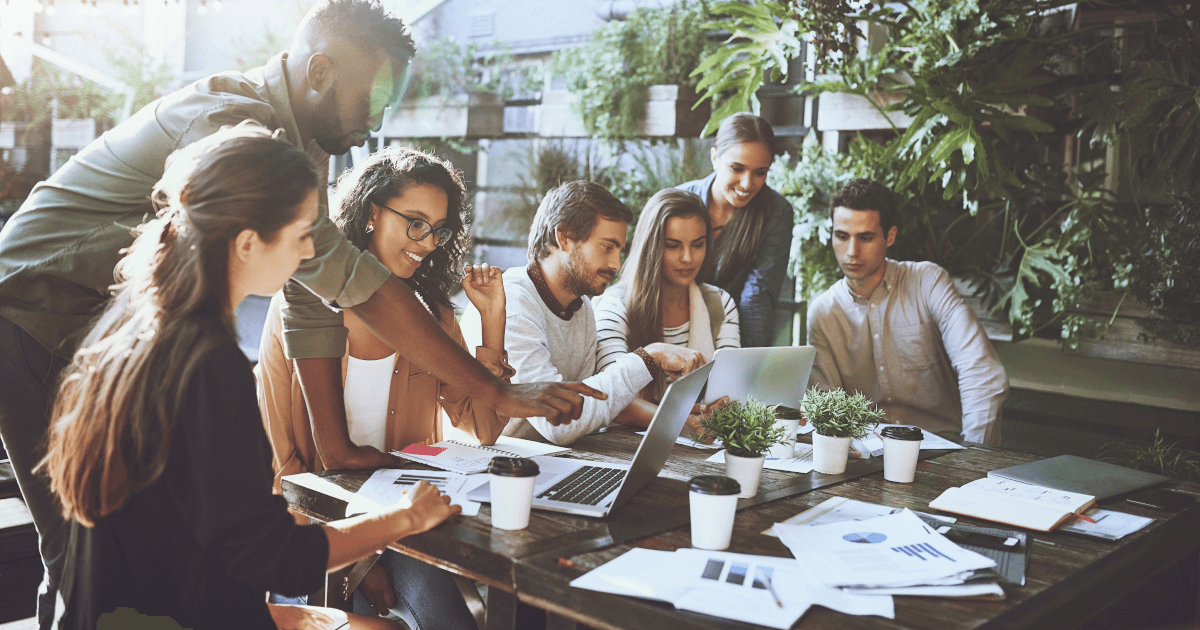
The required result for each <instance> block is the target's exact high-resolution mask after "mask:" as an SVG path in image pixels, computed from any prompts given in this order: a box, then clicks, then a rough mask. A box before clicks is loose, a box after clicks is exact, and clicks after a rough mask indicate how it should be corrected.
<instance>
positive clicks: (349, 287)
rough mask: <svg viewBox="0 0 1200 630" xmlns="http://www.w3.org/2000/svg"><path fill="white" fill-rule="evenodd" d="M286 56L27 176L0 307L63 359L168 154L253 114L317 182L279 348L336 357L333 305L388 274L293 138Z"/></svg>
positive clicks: (98, 299) (366, 292)
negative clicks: (361, 243) (333, 205)
mask: <svg viewBox="0 0 1200 630" xmlns="http://www.w3.org/2000/svg"><path fill="white" fill-rule="evenodd" d="M286 63H287V53H280V54H279V55H277V56H275V57H274V58H272V59H271V60H270V61H269V62H267V64H266V65H265V66H263V67H261V68H255V69H254V70H250V71H249V72H246V73H239V72H224V73H220V74H215V75H213V76H210V77H207V78H204V79H201V80H199V81H197V82H196V83H193V84H191V85H189V86H187V87H185V88H183V89H181V90H179V91H177V92H174V93H172V94H168V95H167V96H164V97H162V98H160V99H158V100H157V101H155V102H153V103H150V104H149V105H147V106H146V107H144V108H143V109H142V110H141V111H139V112H138V113H136V114H134V115H133V116H132V117H130V118H129V119H128V120H126V121H124V122H122V123H121V124H119V125H117V126H116V127H114V128H113V129H111V130H109V131H108V132H106V133H105V134H104V135H102V136H101V137H99V138H97V139H96V140H95V141H93V142H92V143H91V144H89V145H88V146H87V147H85V148H84V149H83V150H81V151H80V152H79V153H78V154H77V155H75V156H73V157H72V158H71V159H70V161H68V162H67V163H66V164H65V165H64V166H63V167H62V168H60V169H58V171H57V172H55V173H54V174H53V175H51V176H50V178H49V179H47V180H46V181H44V182H41V183H40V184H38V185H37V186H36V187H35V188H34V189H33V192H32V193H31V194H30V195H29V198H28V199H27V200H26V201H25V203H24V204H22V206H21V209H20V210H18V211H17V213H16V214H15V215H13V217H12V218H11V219H9V221H8V223H7V224H6V225H5V226H4V230H3V231H0V316H3V317H5V318H7V319H9V320H10V321H12V322H13V323H15V324H17V325H18V326H20V327H21V328H23V329H24V330H25V331H26V332H28V333H29V334H30V335H32V336H33V337H34V338H35V339H37V340H38V342H40V343H41V344H42V345H44V346H45V347H46V348H48V349H50V350H52V351H53V352H55V353H56V354H58V355H60V356H63V357H70V356H71V355H72V354H73V352H74V350H75V347H76V345H77V344H78V342H79V341H80V339H81V338H82V334H83V333H84V330H85V329H86V327H87V325H88V323H89V322H90V321H91V319H92V318H93V317H94V316H96V315H97V314H98V313H99V311H100V309H101V307H102V305H103V304H104V303H105V301H106V300H107V299H108V297H109V295H110V291H109V287H110V286H111V285H112V284H113V283H114V281H115V280H114V277H113V269H114V267H115V266H116V263H117V261H118V260H119V259H120V257H121V255H122V250H124V249H125V248H127V247H129V246H130V245H131V244H132V243H133V229H134V228H135V227H137V226H138V225H139V224H141V223H143V222H145V221H147V220H149V219H150V218H152V217H153V214H152V210H151V207H150V191H151V189H152V188H153V186H154V184H155V183H156V182H157V181H158V180H159V178H161V177H162V174H163V168H164V163H165V161H166V159H167V156H169V155H170V154H171V153H172V152H173V151H175V150H176V149H179V148H180V147H183V146H186V145H188V144H190V143H192V142H195V141H196V140H199V139H200V138H203V137H205V136H208V135H209V134H212V133H214V132H216V131H217V130H219V129H220V128H221V127H223V126H226V125H235V124H237V123H239V122H242V121H244V120H253V121H257V122H258V123H261V124H262V125H264V126H266V127H268V128H271V129H283V132H284V134H285V137H286V139H287V141H288V142H289V143H291V144H292V145H294V146H296V147H300V148H304V149H305V150H306V152H307V153H308V156H309V158H310V159H311V160H312V162H313V165H314V166H315V167H316V169H317V172H318V173H319V174H320V176H321V179H322V184H323V185H321V186H320V197H321V200H320V203H321V210H320V213H321V218H320V220H319V221H318V222H317V224H316V226H315V227H314V229H313V240H314V244H315V248H316V256H315V257H314V258H312V259H311V260H307V261H305V262H304V263H302V264H301V265H300V269H299V270H297V271H296V273H295V275H294V276H293V280H294V281H293V282H289V283H288V286H287V287H286V288H285V289H284V292H285V295H286V297H287V308H285V309H284V312H283V322H284V339H285V345H286V349H287V351H288V355H289V356H290V357H291V358H311V357H341V356H342V355H343V354H344V353H345V350H346V329H345V328H344V327H343V325H342V315H341V313H340V311H339V310H335V309H344V308H350V307H352V306H355V305H357V304H360V303H362V302H364V301H366V300H367V298H369V297H370V296H371V295H372V294H374V293H375V291H376V290H377V289H378V288H379V287H380V286H382V285H383V282H384V281H385V280H386V279H387V277H388V275H389V272H388V270H387V268H385V267H384V266H383V265H382V264H380V263H379V261H377V260H376V259H375V257H374V256H372V255H371V254H369V253H366V252H364V251H361V250H359V249H358V248H356V247H354V246H353V245H351V244H350V242H349V241H347V240H346V238H345V236H344V235H343V234H342V233H341V232H340V231H339V230H338V229H337V228H336V227H335V226H334V225H333V223H332V222H331V221H330V220H329V217H328V193H327V190H326V186H325V185H324V183H326V181H327V179H328V173H329V155H328V154H327V153H325V152H324V151H322V150H321V149H320V148H319V147H318V146H317V145H316V143H315V142H309V143H308V145H307V147H305V146H304V145H303V143H302V141H301V138H300V131H299V128H298V127H297V125H296V119H295V117H294V116H293V114H292V106H291V102H290V100H289V97H288V85H287V76H286V73H285V71H284V68H285V64H286ZM301 285H302V286H301ZM314 294H315V295H314ZM318 296H319V297H318Z"/></svg>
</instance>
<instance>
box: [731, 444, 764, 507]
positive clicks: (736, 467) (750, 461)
mask: <svg viewBox="0 0 1200 630" xmlns="http://www.w3.org/2000/svg"><path fill="white" fill-rule="evenodd" d="M765 461H767V456H766V455H765V454H764V455H759V456H758V457H738V456H737V455H731V454H729V451H725V475H726V476H728V477H733V478H734V479H736V480H737V482H738V485H740V486H741V487H742V491H741V492H740V493H739V494H738V498H739V499H746V498H749V497H752V496H754V495H756V494H758V478H759V477H761V476H762V469H763V462H765Z"/></svg>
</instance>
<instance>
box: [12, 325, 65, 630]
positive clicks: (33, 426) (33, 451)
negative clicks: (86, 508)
mask: <svg viewBox="0 0 1200 630" xmlns="http://www.w3.org/2000/svg"><path fill="white" fill-rule="evenodd" d="M66 366H67V361H66V360H65V359H62V358H60V357H57V356H55V355H54V354H53V353H51V352H50V351H49V350H47V349H46V348H44V347H42V345H41V344H40V343H38V342H37V341H34V339H33V337H31V336H29V333H26V332H25V331H24V330H22V329H21V328H20V327H19V326H17V325H16V324H14V323H12V322H10V321H8V320H7V319H5V318H4V317H0V438H3V440H4V449H5V450H6V451H8V456H9V459H11V460H12V467H13V471H14V472H15V473H16V475H17V485H18V486H20V488H21V495H22V496H23V497H24V499H25V505H26V507H28V508H29V513H30V514H32V515H33V524H34V525H35V526H36V527H37V531H38V537H39V541H40V546H41V549H40V551H41V553H42V563H43V564H44V565H45V566H46V575H45V576H44V577H43V578H42V585H41V588H40V589H39V590H38V625H39V626H40V627H41V628H42V629H43V630H45V629H48V628H50V627H51V625H52V624H53V621H54V601H55V598H56V596H57V590H58V581H59V577H60V575H61V574H62V566H63V562H64V560H65V555H64V553H63V537H64V534H65V531H66V530H65V525H64V522H63V518H62V506H61V505H60V504H59V502H58V499H56V498H55V497H54V495H53V494H52V493H51V492H50V485H49V483H48V481H47V479H46V478H45V476H43V475H40V474H37V475H35V474H34V473H33V469H34V467H35V466H37V465H38V462H40V461H41V460H42V457H44V456H45V455H46V433H47V429H48V427H49V422H50V405H51V403H52V402H53V401H54V391H55V386H56V385H57V384H58V375H59V374H60V373H61V372H62V370H63V368H65V367H66Z"/></svg>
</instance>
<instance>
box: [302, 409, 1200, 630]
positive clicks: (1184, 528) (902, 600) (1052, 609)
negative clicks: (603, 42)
mask: <svg viewBox="0 0 1200 630" xmlns="http://www.w3.org/2000/svg"><path fill="white" fill-rule="evenodd" d="M640 439H641V436H638V435H636V434H634V433H632V432H629V431H624V430H616V431H609V432H606V433H602V434H597V435H592V436H588V437H585V438H583V439H581V440H580V441H579V442H577V443H576V444H575V445H574V449H575V450H573V451H572V452H571V453H570V455H571V456H574V457H577V458H580V459H590V460H597V461H628V460H629V459H630V458H632V456H633V452H634V450H635V449H636V448H637V444H638V443H639V441H640ZM710 454H711V451H703V450H699V449H693V448H688V447H684V446H676V447H675V449H674V451H673V452H672V455H671V458H670V459H669V460H668V462H667V465H666V467H665V468H664V469H663V472H662V474H661V476H660V477H659V478H658V479H656V480H655V481H653V482H652V483H651V484H650V485H648V486H647V487H646V488H645V489H643V490H642V491H641V492H639V493H638V494H637V495H636V496H635V497H634V498H633V499H632V500H630V502H629V503H628V504H626V505H625V506H622V507H621V508H620V509H619V510H617V512H616V513H615V514H614V515H613V516H612V517H610V518H608V519H596V518H588V517H581V516H570V515H566V514H558V513H553V512H543V511H539V510H534V511H533V513H532V515H531V518H530V524H529V527H528V528H526V529H524V530H520V531H513V532H510V531H502V530H494V529H492V527H491V525H490V522H491V516H490V511H489V509H488V506H487V505H484V506H483V508H482V509H481V510H480V513H479V516H478V517H458V518H456V519H454V521H453V522H450V523H446V524H443V525H441V526H439V527H437V528H435V529H433V530H431V531H429V532H426V533H424V534H421V535H419V536H412V537H409V538H406V539H403V540H401V541H399V542H397V543H395V544H393V545H392V548H394V549H396V550H397V551H400V552H401V553H405V554H407V555H410V556H413V557H415V558H418V559H420V560H422V561H424V562H429V563H431V564H434V565H437V566H440V567H442V568H445V569H448V570H450V571H453V572H455V573H458V574H460V575H463V576H466V577H469V578H471V579H473V580H476V581H478V582H483V583H485V584H487V585H488V587H489V592H488V613H487V626H488V628H489V629H490V628H497V629H499V628H511V627H512V626H513V624H514V615H515V611H516V602H517V601H518V600H520V601H523V602H526V603H528V604H531V605H534V606H537V607H539V608H543V609H545V610H547V611H548V612H549V613H550V616H549V620H550V625H551V627H555V628H567V627H571V626H573V625H574V624H575V623H576V622H579V623H583V624H586V625H589V626H593V627H596V628H650V627H652V628H685V627H687V628H742V627H746V628H750V627H755V626H748V625H746V624H741V623H737V622H732V621H728V620H723V619H716V618H712V617H706V616H703V615H698V614H694V613H689V612H683V611H676V610H675V609H674V608H672V607H670V606H669V605H666V604H660V603H657V602H651V601H646V600H639V599H634V598H626V597H617V596H613V595H607V594H603V593H595V592H591V591H584V590H580V589H572V588H570V587H569V585H568V584H569V582H570V581H571V580H573V579H575V578H576V577H578V576H580V575H582V574H583V573H585V572H587V571H589V570H591V569H593V568H595V567H597V566H599V565H601V564H603V563H605V562H607V561H609V560H611V559H613V558H615V557H617V556H619V555H620V554H622V553H624V552H626V551H628V550H630V549H632V548H634V547H649V548H654V549H665V550H674V549H677V548H680V547H689V546H690V545H691V541H690V530H689V524H688V504H687V501H688V494H687V488H686V481H687V479H690V478H691V477H692V476H694V475H697V474H720V473H721V472H722V471H723V466H721V465H717V464H710V463H708V462H705V461H704V460H705V459H706V458H707V457H708V456H709V455H710ZM922 457H923V458H924V461H922V462H921V463H920V464H919V465H918V467H917V478H916V482H915V483H912V484H897V483H891V482H887V481H884V480H883V476H882V475H881V474H878V471H879V470H881V469H882V460H881V459H879V458H873V459H871V460H865V461H861V460H851V461H850V464H849V465H848V466H847V469H846V473H845V474H843V475H819V474H816V473H810V474H804V475H797V474H793V473H783V472H776V471H770V470H764V471H763V479H762V483H761V485H760V488H759V495H758V496H757V497H755V498H753V499H748V500H743V501H740V502H739V512H738V517H737V521H736V523H735V531H734V536H733V542H732V545H731V546H730V548H729V551H733V552H739V553H755V554H764V555H776V556H784V557H790V555H791V554H790V553H789V552H788V550H787V548H786V547H784V546H783V544H782V543H780V542H779V541H778V540H777V539H775V538H772V537H769V536H764V535H761V534H760V533H759V532H761V531H763V530H765V529H767V528H769V527H770V526H771V525H772V524H773V523H776V522H779V521H782V520H784V519H787V518H789V517H791V516H794V515H796V514H798V513H800V512H802V511H804V510H806V509H808V508H809V507H812V506H814V505H817V504H818V503H821V502H822V501H824V500H826V499H828V498H830V497H833V496H844V497H849V498H853V499H858V500H862V501H868V502H872V503H881V504H884V505H889V506H894V507H908V508H913V509H922V510H928V503H929V501H930V500H932V499H933V498H935V497H936V496H938V495H939V494H940V493H941V492H942V491H943V490H945V489H946V488H948V487H952V486H959V485H962V484H964V483H967V482H969V481H972V480H974V479H978V478H980V477H983V476H985V475H986V474H987V471H989V470H993V469H996V468H1003V467H1005V466H1011V465H1014V464H1018V463H1022V462H1026V461H1032V460H1035V459H1039V458H1037V457H1033V456H1028V455H1022V454H1018V453H1013V452H1007V451H998V450H991V449H980V448H971V449H968V450H962V451H923V452H922ZM369 476H370V471H356V472H347V473H337V472H331V473H326V474H325V475H323V477H324V479H323V481H329V482H332V483H333V484H336V485H337V486H338V487H340V488H344V489H345V490H349V491H354V490H357V489H358V487H360V486H361V485H362V483H363V482H364V481H365V480H366V479H367V478H368V477H369ZM1178 485H1180V489H1182V490H1184V491H1185V492H1188V493H1190V494H1193V495H1197V496H1200V486H1197V485H1194V484H1178ZM283 492H284V496H285V497H286V498H287V499H288V502H289V504H290V505H291V507H292V509H293V510H294V511H296V512H298V513H301V514H304V515H306V516H308V517H310V518H313V519H315V520H318V521H322V522H324V521H329V520H335V519H337V518H341V516H342V515H343V514H344V513H345V506H346V503H345V497H344V494H343V495H342V496H340V497H339V496H334V495H336V494H338V493H336V492H332V493H331V492H325V491H322V490H321V489H320V488H314V487H312V486H311V484H307V483H297V482H296V481H293V480H290V479H289V478H284V481H283ZM1115 507H1116V508H1117V509H1120V510H1121V511H1126V512H1134V513H1138V514H1142V515H1144V516H1153V517H1159V518H1164V517H1169V519H1168V520H1159V521H1156V522H1155V523H1154V524H1152V525H1151V526H1150V527H1148V528H1146V529H1145V530H1143V531H1141V532H1138V533H1136V534H1133V535H1131V536H1128V537H1126V538H1125V539H1123V540H1121V541H1119V542H1116V543H1110V542H1106V541H1101V540H1096V539H1091V538H1084V537H1080V536H1073V535H1071V534H1063V533H1052V534H1046V535H1043V534H1037V535H1035V536H1034V538H1035V539H1036V541H1037V542H1034V543H1033V555H1032V558H1031V561H1030V566H1029V570H1028V572H1027V580H1026V584H1025V586H1022V587H1014V588H1009V587H1005V588H1006V591H1007V595H1008V596H1007V599H1006V600H1004V601H1000V602H978V601H956V600H952V599H945V598H917V597H897V598H896V600H895V601H896V619H895V620H887V619H882V618H878V617H852V616H848V615H843V614H840V613H836V612H833V611H830V610H827V609H824V608H819V607H814V608H813V609H812V610H810V611H809V612H808V613H806V614H805V616H804V617H802V619H801V622H800V623H799V624H798V625H800V626H802V627H804V628H859V627H862V628H868V627H869V628H938V629H941V628H979V627H985V628H1023V627H1073V626H1075V625H1077V624H1079V623H1081V622H1082V621H1084V620H1085V619H1086V618H1087V617H1088V616H1090V615H1091V614H1094V613H1095V612H1098V611H1099V610H1100V609H1101V608H1102V604H1107V603H1111V602H1113V601H1116V600H1117V599H1118V598H1119V597H1120V595H1122V594H1124V593H1126V592H1128V591H1129V590H1132V589H1133V588H1135V587H1136V586H1137V585H1138V584H1140V583H1141V582H1142V581H1144V580H1145V579H1146V578H1147V577H1149V576H1150V575H1152V574H1153V573H1155V572H1156V571H1158V570H1160V569H1162V568H1164V567H1166V566H1169V565H1171V564H1173V563H1174V562H1175V561H1177V560H1179V559H1180V558H1182V557H1184V556H1186V555H1188V554H1193V553H1195V552H1196V550H1197V549H1200V537H1198V536H1195V533H1196V532H1198V531H1200V507H1196V506H1193V507H1189V508H1187V509H1185V510H1180V511H1179V512H1178V513H1173V514H1164V513H1158V512H1154V511H1152V510H1145V511H1139V510H1138V509H1137V508H1135V507H1134V506H1132V505H1128V504H1124V503H1121V504H1120V505H1119V506H1115ZM962 520H963V522H966V523H970V524H984V523H982V522H980V521H974V520H972V519H962ZM1041 541H1049V543H1052V545H1051V544H1047V543H1044V542H1041ZM560 558H561V559H565V560H569V562H566V561H560ZM569 565H573V566H569Z"/></svg>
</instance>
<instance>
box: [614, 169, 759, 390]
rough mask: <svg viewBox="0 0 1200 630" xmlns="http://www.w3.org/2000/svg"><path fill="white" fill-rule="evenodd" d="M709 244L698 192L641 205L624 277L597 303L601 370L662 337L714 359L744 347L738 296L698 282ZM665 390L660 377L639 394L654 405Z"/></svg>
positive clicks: (668, 193)
mask: <svg viewBox="0 0 1200 630" xmlns="http://www.w3.org/2000/svg"><path fill="white" fill-rule="evenodd" d="M711 249H712V224H711V223H710V222H709V217H708V212H707V209H706V208H705V207H704V202H703V201H701V200H700V197H698V196H696V194H695V193H690V192H686V191H682V190H677V189H674V188H668V189H666V190H660V191H658V192H657V193H655V195H654V196H653V197H651V198H650V201H648V202H646V207H645V208H644V209H643V210H642V216H641V218H640V219H639V220H638V224H637V230H636V231H634V234H633V246H632V247H631V248H630V250H629V257H628V258H627V259H626V260H625V268H624V270H622V272H621V279H620V280H618V281H617V283H616V284H614V285H613V286H611V287H609V288H608V290H607V291H605V292H604V295H602V296H600V297H599V298H598V299H597V300H596V303H595V305H594V308H595V310H596V334H597V336H598V338H599V350H598V351H597V353H596V357H597V366H596V367H597V368H598V369H601V370H603V369H604V368H606V367H608V366H609V365H610V364H612V363H614V362H615V361H616V359H617V358H618V357H620V356H621V355H623V354H625V353H626V352H629V348H641V347H644V346H647V345H649V344H652V343H658V342H664V343H670V344H674V345H677V346H684V347H687V348H691V349H693V350H696V351H697V352H699V353H700V354H702V355H704V358H705V359H706V360H709V361H711V360H712V358H713V353H714V352H716V351H717V350H719V349H721V348H737V347H739V346H740V333H739V331H738V311H737V306H736V305H735V304H734V302H733V298H732V297H731V296H730V295H729V294H728V293H726V292H725V291H724V290H722V289H720V288H717V287H715V286H713V285H711V284H703V283H699V282H697V280H696V278H697V276H698V275H699V274H700V270H701V269H702V268H703V266H704V264H705V261H706V260H707V258H708V256H709V251H710V250H711ZM665 388H666V383H665V381H664V380H663V379H662V378H661V376H660V377H659V378H657V379H656V381H655V382H654V383H652V384H651V385H650V386H649V387H648V388H647V389H646V390H645V391H643V392H642V395H641V398H642V399H643V400H648V401H650V402H653V403H657V402H658V401H659V400H660V399H661V397H662V394H663V391H664V390H665Z"/></svg>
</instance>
